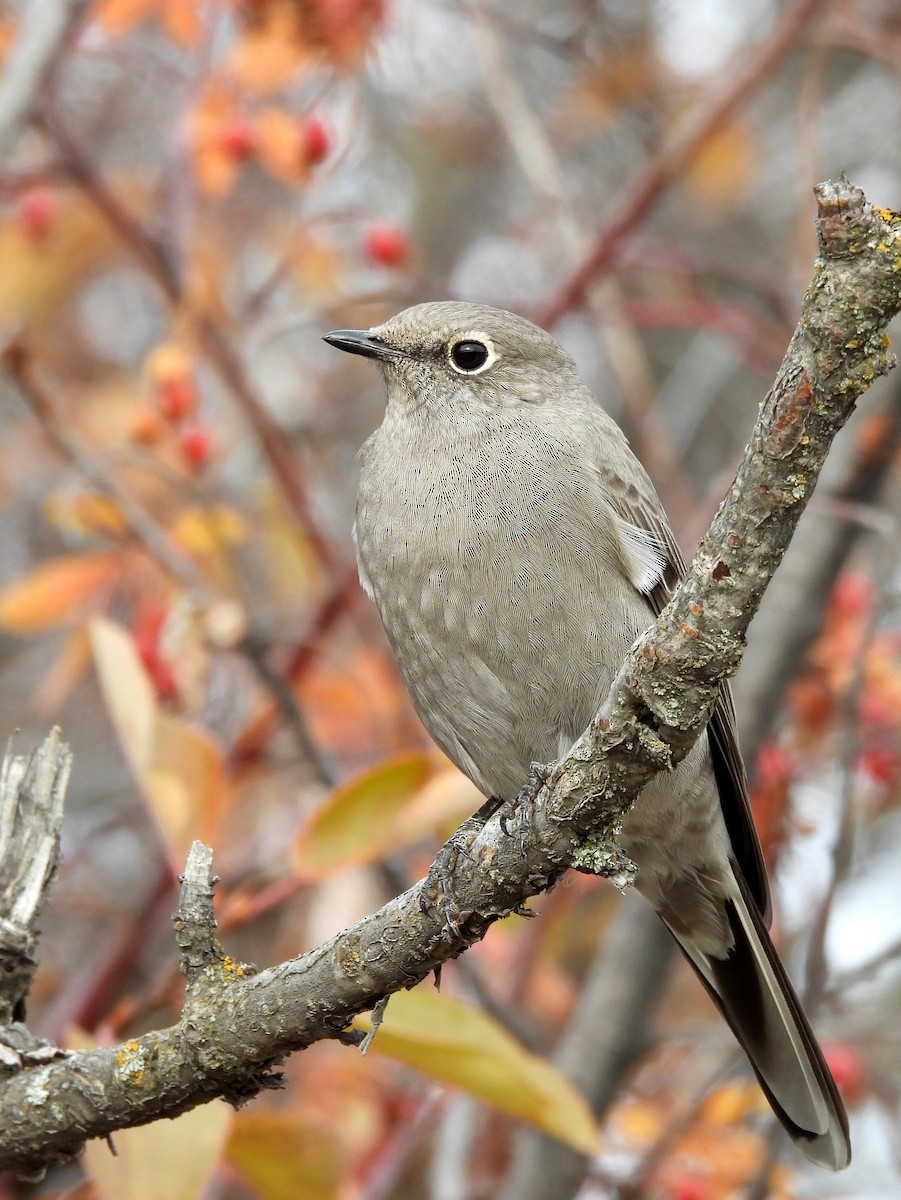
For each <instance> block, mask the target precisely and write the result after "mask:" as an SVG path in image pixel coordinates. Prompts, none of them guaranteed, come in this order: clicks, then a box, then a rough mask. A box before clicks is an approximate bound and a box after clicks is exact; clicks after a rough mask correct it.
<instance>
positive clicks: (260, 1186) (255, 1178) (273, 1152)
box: [225, 1111, 345, 1200]
mask: <svg viewBox="0 0 901 1200" xmlns="http://www.w3.org/2000/svg"><path fill="white" fill-rule="evenodd" d="M225 1157H226V1159H227V1160H228V1162H230V1163H231V1164H232V1166H234V1167H237V1169H238V1170H239V1171H240V1172H241V1174H242V1175H243V1176H244V1178H245V1179H246V1180H247V1182H248V1183H249V1184H250V1186H251V1187H252V1188H253V1190H254V1192H255V1193H256V1194H257V1195H258V1196H259V1197H260V1200H301V1198H302V1200H334V1198H335V1197H336V1196H337V1195H338V1194H339V1190H340V1183H341V1180H342V1177H343V1174H344V1158H345V1155H344V1152H343V1147H342V1144H341V1141H340V1139H339V1138H338V1135H337V1133H336V1131H335V1129H334V1128H333V1127H331V1126H329V1125H326V1124H325V1122H324V1121H314V1120H311V1119H310V1118H309V1117H307V1116H302V1115H299V1114H296V1113H288V1112H268V1111H257V1112H241V1113H238V1115H237V1116H236V1117H235V1120H234V1124H233V1126H232V1133H231V1137H230V1138H229V1141H228V1146H227V1147H226V1150H225Z"/></svg>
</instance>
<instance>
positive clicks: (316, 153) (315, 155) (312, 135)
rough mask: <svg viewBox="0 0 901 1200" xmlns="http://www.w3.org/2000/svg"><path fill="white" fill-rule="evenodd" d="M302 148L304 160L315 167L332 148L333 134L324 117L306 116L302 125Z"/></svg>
mask: <svg viewBox="0 0 901 1200" xmlns="http://www.w3.org/2000/svg"><path fill="white" fill-rule="evenodd" d="M300 135H301V149H302V153H303V159H304V162H305V163H306V164H307V165H308V166H310V167H315V166H316V164H317V163H321V162H322V160H323V159H324V158H327V157H328V153H329V151H330V150H331V148H332V135H331V133H330V131H329V127H328V126H327V125H326V123H325V121H323V119H322V117H315V116H313V117H306V118H305V119H304V121H303V122H302V124H301V127H300Z"/></svg>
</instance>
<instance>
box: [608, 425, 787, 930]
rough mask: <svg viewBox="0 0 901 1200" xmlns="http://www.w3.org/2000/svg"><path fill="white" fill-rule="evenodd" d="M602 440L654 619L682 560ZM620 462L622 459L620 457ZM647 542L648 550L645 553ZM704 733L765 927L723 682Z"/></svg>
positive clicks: (630, 556) (642, 476) (611, 433)
mask: <svg viewBox="0 0 901 1200" xmlns="http://www.w3.org/2000/svg"><path fill="white" fill-rule="evenodd" d="M611 425H612V423H611ZM617 435H619V436H618V437H617ZM604 437H605V439H610V438H611V437H613V438H616V440H617V441H619V438H621V439H622V441H621V443H620V447H619V448H620V449H621V451H622V453H624V454H625V461H626V462H628V463H630V464H631V465H633V468H634V470H633V473H632V474H631V475H630V478H629V479H628V481H626V485H625V486H624V481H623V480H622V478H621V477H620V476H619V475H618V473H616V472H614V471H613V470H612V468H611V466H610V464H609V458H608V456H607V455H605V456H604V459H605V460H606V462H602V463H601V464H600V467H601V471H602V473H604V474H608V475H609V476H610V478H609V479H608V480H607V481H605V482H606V484H607V486H606V487H605V491H606V494H607V496H608V498H609V501H610V504H611V506H612V507H613V510H614V513H615V516H616V518H617V525H618V528H619V530H620V546H621V550H622V553H623V559H624V563H625V565H626V568H627V570H628V571H629V574H630V578H631V579H632V582H633V584H635V586H636V588H637V589H638V590H639V591H640V592H642V593H643V594H644V596H645V597H646V598H647V601H648V604H649V606H650V608H651V611H652V612H653V613H654V615H655V616H659V614H660V613H661V612H662V611H663V609H664V607H665V606H666V604H667V602H668V601H669V598H670V596H671V595H672V591H673V588H674V587H675V585H676V584H677V583H678V582H679V580H680V579H681V578H682V576H683V575H684V574H685V560H684V559H683V557H682V552H681V550H680V549H679V544H678V542H677V541H676V537H675V534H674V533H673V531H672V529H671V527H670V524H669V521H668V520H667V517H666V513H665V512H664V511H663V506H662V505H661V503H660V499H659V497H658V496H657V493H656V491H655V490H654V485H653V484H652V483H651V480H650V478H649V477H648V475H647V474H646V473H645V471H644V468H643V467H642V466H641V465H640V463H639V462H638V460H637V459H636V458H635V457H634V455H633V454H632V451H631V449H630V448H629V444H628V442H627V441H626V439H625V437H624V436H623V435H622V433H621V432H620V430H619V429H618V427H616V426H612V428H611V429H606V428H605V429H604ZM619 461H620V462H621V461H623V460H622V458H620V459H619ZM629 530H631V531H632V532H631V533H630V532H629ZM648 543H650V545H651V547H652V550H651V552H648V551H647V550H646V549H645V547H646V546H647V544H648ZM654 552H656V555H657V562H658V569H657V570H656V572H654V571H653V570H652V569H651V567H652V562H653V554H654ZM707 731H708V734H709V737H710V751H711V755H712V758H713V767H714V772H715V774H716V780H717V785H718V787H719V792H720V804H721V806H722V810H723V817H724V818H725V822H726V828H727V830H728V832H729V837H730V839H731V842H732V848H733V852H734V856H735V861H736V863H737V865H738V867H739V868H740V870H741V872H742V875H743V876H744V879H745V882H746V883H747V886H748V891H749V892H750V894H751V896H752V897H753V899H754V901H755V903H756V904H757V907H758V908H759V910H760V912H761V914H762V916H763V919H764V921H765V922H766V923H767V924H769V921H770V911H771V910H770V891H769V884H768V882H767V875H766V867H765V865H764V861H763V852H762V850H761V848H760V839H759V838H758V836H757V829H756V828H755V825H754V818H753V817H752V816H751V805H750V802H749V800H748V780H747V776H746V774H745V768H744V763H743V762H742V758H741V753H740V751H739V748H738V734H737V731H736V721H735V705H734V703H733V701H732V690H731V688H730V687H729V685H728V683H723V684H722V685H721V688H720V697H719V699H718V700H717V703H716V707H715V708H714V710H713V715H712V716H711V718H710V722H709V724H708V726H707Z"/></svg>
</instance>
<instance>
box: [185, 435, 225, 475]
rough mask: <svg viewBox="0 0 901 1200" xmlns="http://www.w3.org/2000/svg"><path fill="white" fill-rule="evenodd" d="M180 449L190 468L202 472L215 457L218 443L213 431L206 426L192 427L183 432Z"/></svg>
mask: <svg viewBox="0 0 901 1200" xmlns="http://www.w3.org/2000/svg"><path fill="white" fill-rule="evenodd" d="M178 447H179V449H180V450H181V456H182V458H183V459H184V460H185V462H186V463H187V464H188V466H189V467H191V468H192V470H195V471H200V470H202V469H203V468H204V467H205V466H206V465H207V463H208V462H209V461H210V459H211V458H212V457H213V453H214V451H215V448H216V441H215V438H214V437H213V432H212V430H211V429H209V428H207V426H206V425H191V426H189V427H188V428H187V429H183V430H182V432H181V437H180V438H179V440H178Z"/></svg>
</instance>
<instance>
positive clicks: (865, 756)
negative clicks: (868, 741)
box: [860, 745, 901, 785]
mask: <svg viewBox="0 0 901 1200" xmlns="http://www.w3.org/2000/svg"><path fill="white" fill-rule="evenodd" d="M860 765H861V767H862V768H863V770H864V771H866V773H867V774H868V775H869V776H870V778H871V779H875V781H876V782H877V783H884V784H886V785H888V784H892V783H894V782H895V780H896V779H897V778H898V768H899V766H901V763H899V761H898V753H897V751H896V750H895V749H894V747H893V746H886V745H881V746H880V745H877V746H867V748H866V750H864V751H863V753H862V754H861V756H860Z"/></svg>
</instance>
